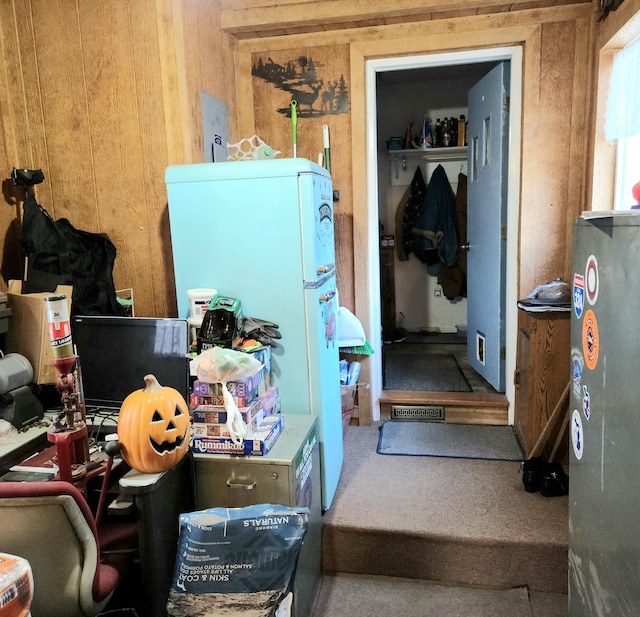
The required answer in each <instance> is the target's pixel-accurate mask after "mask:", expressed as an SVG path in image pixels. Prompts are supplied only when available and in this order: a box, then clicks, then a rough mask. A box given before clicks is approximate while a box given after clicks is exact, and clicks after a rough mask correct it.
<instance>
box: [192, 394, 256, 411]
mask: <svg viewBox="0 0 640 617" xmlns="http://www.w3.org/2000/svg"><path fill="white" fill-rule="evenodd" d="M231 397H232V398H233V400H234V402H235V404H236V407H250V406H251V405H252V401H253V400H254V397H250V398H246V397H244V396H236V395H234V394H232V395H231ZM189 401H190V404H191V407H192V408H193V409H196V408H197V407H202V406H203V405H206V406H207V407H224V395H222V394H212V395H211V396H196V395H195V394H191V396H190V398H189Z"/></svg>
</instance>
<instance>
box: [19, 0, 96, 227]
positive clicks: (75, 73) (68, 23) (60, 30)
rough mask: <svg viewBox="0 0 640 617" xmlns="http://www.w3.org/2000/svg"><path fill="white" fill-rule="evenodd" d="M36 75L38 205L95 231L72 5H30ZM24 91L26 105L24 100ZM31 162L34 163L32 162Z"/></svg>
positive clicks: (70, 0) (71, 1) (41, 1)
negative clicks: (41, 172) (41, 192)
mask: <svg viewBox="0 0 640 617" xmlns="http://www.w3.org/2000/svg"><path fill="white" fill-rule="evenodd" d="M31 6H32V13H31V14H32V16H33V30H34V36H35V47H36V58H37V75H38V85H39V87H40V96H41V98H42V122H43V124H44V132H45V135H46V148H47V154H48V161H47V162H48V168H49V177H48V178H47V179H46V180H45V182H48V183H50V185H51V191H52V200H51V202H50V203H44V204H43V205H44V206H45V208H47V210H48V211H49V213H50V214H51V215H52V216H54V217H55V218H62V217H65V218H68V219H69V221H71V223H72V224H74V225H76V226H78V227H81V228H82V229H86V230H87V231H97V230H98V229H99V218H98V211H97V207H96V201H95V178H94V171H93V165H94V163H93V156H92V155H93V152H92V144H91V133H90V124H89V116H88V110H87V92H86V84H85V72H84V67H83V66H82V58H83V53H82V45H81V40H80V25H79V23H78V22H79V15H78V8H77V3H76V1H75V0H60V1H59V2H56V3H51V2H47V1H46V0H32V3H31ZM29 98H30V97H29V93H28V92H27V100H28V99H29ZM36 163H37V161H36Z"/></svg>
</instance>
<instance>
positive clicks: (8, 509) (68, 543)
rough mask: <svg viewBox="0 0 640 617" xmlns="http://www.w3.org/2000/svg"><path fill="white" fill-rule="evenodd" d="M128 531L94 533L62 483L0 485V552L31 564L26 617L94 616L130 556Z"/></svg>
mask: <svg viewBox="0 0 640 617" xmlns="http://www.w3.org/2000/svg"><path fill="white" fill-rule="evenodd" d="M132 529H133V531H134V532H135V528H134V527H133V528H132V527H131V526H129V525H113V526H111V527H108V526H106V525H105V526H103V527H102V528H101V531H100V533H98V529H97V526H96V524H95V520H94V517H93V514H92V512H91V510H90V508H89V506H88V504H87V502H86V500H85V498H84V496H83V495H82V493H81V492H80V491H79V490H78V489H77V488H76V487H75V486H73V485H72V484H69V483H67V482H61V481H60V482H0V547H2V550H3V551H6V552H8V553H12V554H14V555H19V556H21V557H24V558H25V559H27V560H28V561H29V563H30V564H31V569H32V571H33V579H34V598H33V603H32V605H31V614H32V617H95V616H97V615H98V614H99V613H100V612H101V610H102V609H103V608H104V607H105V606H106V605H107V602H108V601H109V600H110V598H111V596H112V595H113V593H114V591H115V589H116V587H117V585H118V583H119V582H120V580H121V579H122V576H123V574H124V573H125V571H126V569H127V567H128V566H129V565H130V563H131V562H132V560H133V558H134V556H135V552H133V551H132V550H129V549H130V548H131V546H132V543H133V540H132V533H131V532H132ZM136 539H137V538H136Z"/></svg>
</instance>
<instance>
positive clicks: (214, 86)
mask: <svg viewBox="0 0 640 617" xmlns="http://www.w3.org/2000/svg"><path fill="white" fill-rule="evenodd" d="M219 13H220V9H219V6H218V3H217V1H216V0H183V1H177V0H121V1H120V0H119V1H113V0H112V1H108V2H102V1H98V0H89V1H86V0H58V1H57V2H48V1H47V0H7V1H6V2H2V3H0V28H1V35H2V38H1V41H2V48H3V49H2V51H3V60H2V68H3V70H2V71H0V86H1V88H0V90H1V91H0V117H1V119H2V129H3V130H2V142H0V174H2V177H3V178H8V177H9V175H10V172H11V169H12V168H13V167H24V168H41V169H43V171H44V174H45V181H44V183H43V184H41V185H38V186H37V187H36V195H37V198H38V200H39V202H40V203H41V204H42V205H43V206H44V207H45V208H46V209H47V211H48V212H49V213H50V214H51V215H52V216H53V217H54V218H68V219H69V220H70V221H71V223H72V224H73V225H75V226H76V227H78V228H80V229H83V230H86V231H91V232H103V233H106V234H108V236H109V237H110V238H111V240H112V241H113V242H114V244H115V245H116V249H117V252H118V254H117V258H116V263H115V268H114V280H115V284H116V288H128V287H131V288H133V290H134V301H135V310H136V315H140V316H145V315H146V316H160V317H163V316H174V315H176V314H177V313H176V310H177V309H176V298H175V286H174V281H173V262H172V253H171V243H170V240H169V223H168V216H167V207H166V203H167V199H166V190H165V185H164V171H165V168H166V167H167V165H169V164H178V163H190V162H202V160H203V143H202V136H201V133H202V131H201V119H200V93H201V91H206V92H209V93H210V94H212V95H214V96H217V97H218V98H220V99H221V100H223V101H224V102H225V103H226V104H227V105H228V106H229V109H230V116H231V133H232V135H235V133H236V128H235V127H236V125H235V85H234V82H233V78H232V76H229V73H228V69H229V67H231V66H233V48H234V42H233V39H232V38H231V37H230V36H228V35H227V34H225V33H223V32H222V31H221V30H220V28H219V24H218V20H219ZM3 188H4V189H5V190H4V193H5V199H4V201H3V202H2V203H1V204H0V241H2V243H3V247H4V250H3V260H2V275H3V276H2V279H3V280H2V281H1V282H0V287H2V288H3V289H6V284H7V281H8V280H9V279H10V278H20V277H21V275H22V258H21V255H20V250H19V245H18V242H17V237H16V232H17V230H18V228H19V223H20V216H21V203H20V199H21V197H22V195H21V192H20V191H16V190H14V189H13V188H12V187H11V186H10V182H8V181H7V180H5V181H4V183H3Z"/></svg>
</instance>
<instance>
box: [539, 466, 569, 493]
mask: <svg viewBox="0 0 640 617" xmlns="http://www.w3.org/2000/svg"><path fill="white" fill-rule="evenodd" d="M540 494H541V495H542V496H543V497H558V496H559V495H568V494H569V476H568V475H567V474H566V473H565V472H564V469H563V467H562V465H561V464H560V463H548V464H547V467H546V469H545V472H544V474H543V476H542V480H541V481H540Z"/></svg>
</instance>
